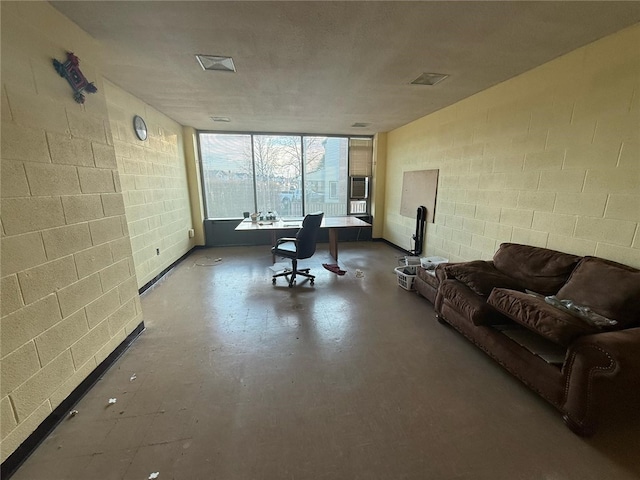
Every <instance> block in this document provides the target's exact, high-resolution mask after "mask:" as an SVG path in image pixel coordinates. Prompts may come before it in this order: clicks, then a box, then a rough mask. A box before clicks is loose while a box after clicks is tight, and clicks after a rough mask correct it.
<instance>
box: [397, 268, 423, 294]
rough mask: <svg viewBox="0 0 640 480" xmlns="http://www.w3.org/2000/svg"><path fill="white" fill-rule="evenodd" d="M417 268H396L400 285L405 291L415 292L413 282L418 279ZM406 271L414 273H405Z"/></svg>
mask: <svg viewBox="0 0 640 480" xmlns="http://www.w3.org/2000/svg"><path fill="white" fill-rule="evenodd" d="M417 268H418V267H417V266H416V265H413V266H407V267H396V268H394V270H395V272H396V275H397V276H398V285H399V286H401V287H402V288H404V289H405V290H413V281H414V280H415V279H416V269H417ZM405 270H407V271H409V272H413V274H407V273H405Z"/></svg>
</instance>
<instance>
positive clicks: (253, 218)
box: [251, 213, 258, 223]
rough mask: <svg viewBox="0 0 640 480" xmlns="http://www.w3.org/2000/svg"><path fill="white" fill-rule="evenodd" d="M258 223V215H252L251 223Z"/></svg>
mask: <svg viewBox="0 0 640 480" xmlns="http://www.w3.org/2000/svg"><path fill="white" fill-rule="evenodd" d="M257 221H258V214H257V213H252V214H251V223H257Z"/></svg>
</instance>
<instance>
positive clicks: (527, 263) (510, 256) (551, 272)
mask: <svg viewBox="0 0 640 480" xmlns="http://www.w3.org/2000/svg"><path fill="white" fill-rule="evenodd" d="M581 258H582V257H578V256H576V255H570V254H568V253H562V252H557V251H555V250H549V249H548V248H540V247H532V246H530V245H520V244H517V243H503V244H501V245H500V248H499V249H498V251H497V252H496V253H495V255H494V256H493V264H494V266H495V268H496V269H497V270H499V271H500V272H502V273H504V274H506V275H509V276H510V277H512V278H513V279H514V280H515V281H517V282H519V283H520V284H521V285H522V286H523V287H524V288H526V289H529V290H533V291H534V292H538V293H540V294H542V295H555V294H556V293H557V292H558V290H560V288H561V287H562V286H563V285H564V284H565V282H566V281H567V280H568V278H569V276H570V275H571V272H572V271H573V269H574V268H575V267H576V265H578V262H579V261H580V259H581ZM506 288H509V287H506Z"/></svg>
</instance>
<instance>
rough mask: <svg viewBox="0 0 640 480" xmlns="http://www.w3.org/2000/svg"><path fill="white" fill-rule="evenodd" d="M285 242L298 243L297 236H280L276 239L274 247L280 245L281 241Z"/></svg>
mask: <svg viewBox="0 0 640 480" xmlns="http://www.w3.org/2000/svg"><path fill="white" fill-rule="evenodd" d="M285 242H293V243H295V244H296V245H297V244H298V239H297V238H293V237H282V238H279V239H278V240H277V241H276V247H277V246H278V245H280V244H281V243H285Z"/></svg>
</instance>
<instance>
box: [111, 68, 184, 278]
mask: <svg viewBox="0 0 640 480" xmlns="http://www.w3.org/2000/svg"><path fill="white" fill-rule="evenodd" d="M104 88H105V95H106V99H107V108H108V111H109V124H110V126H111V132H112V135H113V145H114V148H115V155H116V161H117V165H118V171H119V173H120V184H121V185H122V193H123V196H124V206H125V211H126V218H127V223H128V226H129V235H130V237H131V247H132V249H133V260H134V264H135V268H136V275H137V278H138V286H139V287H142V286H143V285H145V284H146V283H148V282H149V281H150V280H153V278H154V277H155V276H156V275H158V274H159V273H161V272H162V270H163V269H165V268H166V267H167V266H168V265H171V263H173V262H175V261H176V260H178V259H179V258H180V257H181V256H182V255H184V254H185V253H187V252H188V251H189V250H191V248H192V247H193V246H194V239H193V238H189V229H191V228H193V225H192V220H191V207H190V204H189V189H188V186H187V171H186V164H185V155H184V145H183V133H182V125H180V124H179V123H176V122H174V121H173V120H171V119H170V118H169V117H167V116H165V115H163V114H161V113H160V112H158V111H157V110H155V109H154V108H151V107H150V106H149V105H147V104H145V103H144V102H142V101H141V100H140V99H138V98H136V97H134V96H133V95H131V94H129V93H128V92H126V91H124V90H122V89H121V88H119V87H118V86H116V85H114V84H113V83H111V82H109V81H107V80H105V81H104ZM134 115H140V116H141V117H142V118H143V119H144V120H145V123H146V124H147V129H148V138H147V140H145V141H141V140H139V139H138V138H137V137H136V136H135V133H134V130H133V117H134ZM158 252H159V253H158Z"/></svg>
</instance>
